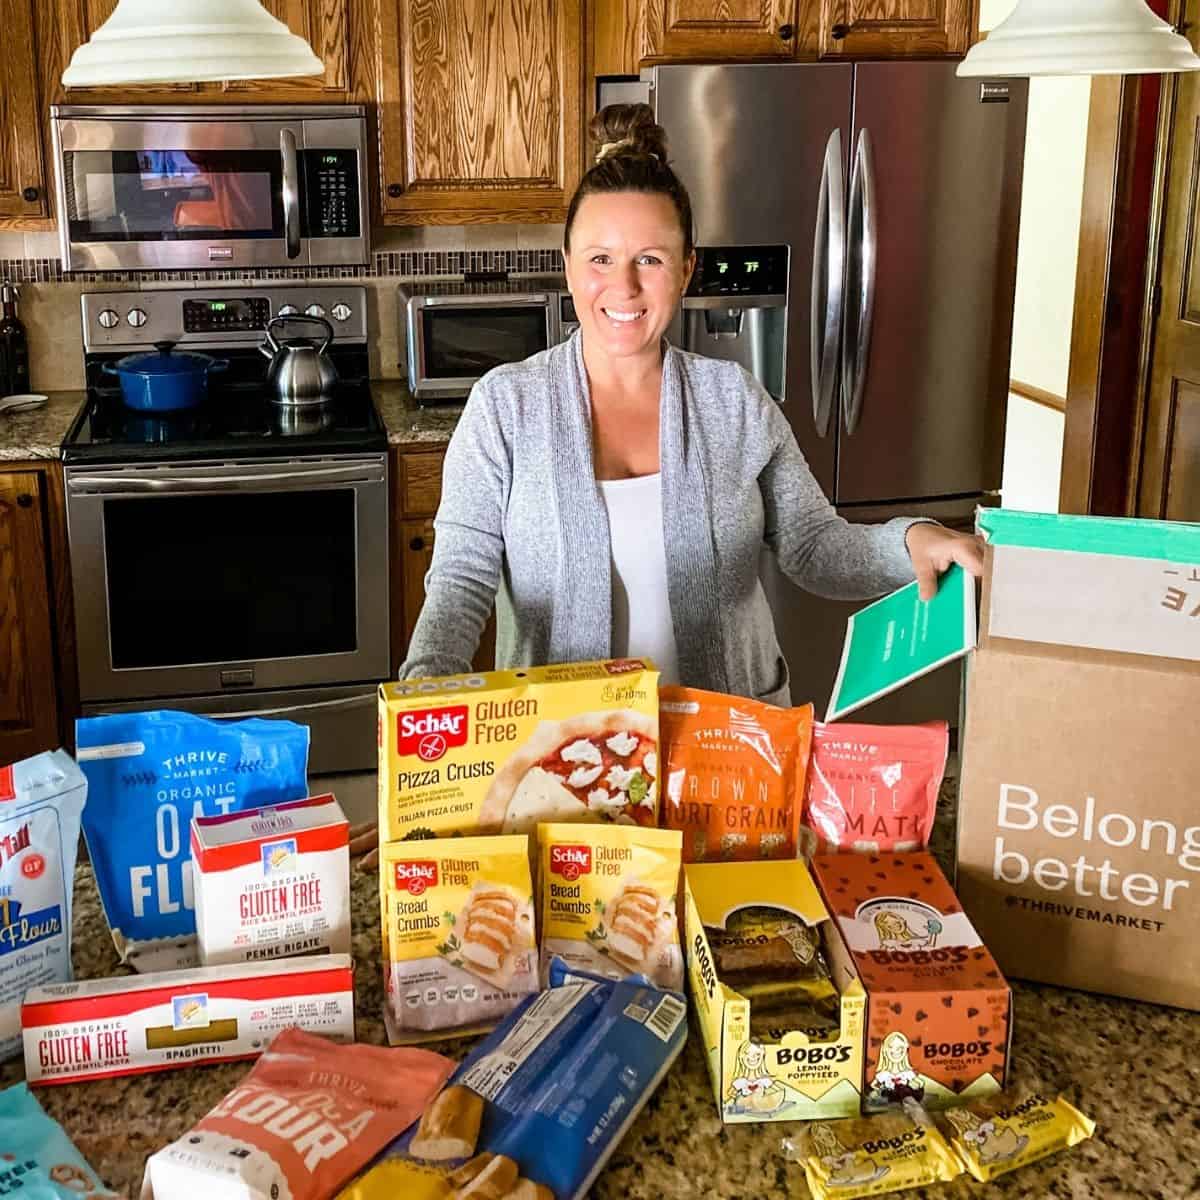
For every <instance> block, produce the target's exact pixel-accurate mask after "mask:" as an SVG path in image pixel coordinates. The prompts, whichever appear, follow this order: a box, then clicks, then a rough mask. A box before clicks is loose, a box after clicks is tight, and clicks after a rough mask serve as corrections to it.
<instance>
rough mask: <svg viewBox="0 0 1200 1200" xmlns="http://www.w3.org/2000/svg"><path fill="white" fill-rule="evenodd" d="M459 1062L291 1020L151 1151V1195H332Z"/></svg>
mask: <svg viewBox="0 0 1200 1200" xmlns="http://www.w3.org/2000/svg"><path fill="white" fill-rule="evenodd" d="M453 1069H454V1064H453V1063H452V1062H451V1061H450V1060H449V1059H447V1058H443V1057H442V1056H441V1055H440V1054H434V1053H432V1052H431V1051H428V1050H389V1049H387V1048H386V1047H383V1046H357V1045H356V1046H340V1045H337V1044H336V1043H334V1042H331V1041H328V1040H327V1039H326V1038H322V1037H315V1036H313V1035H312V1034H308V1033H304V1032H302V1031H301V1030H299V1029H288V1030H286V1031H284V1032H283V1033H281V1034H280V1035H279V1036H278V1037H277V1038H275V1040H274V1041H273V1042H272V1043H271V1046H270V1049H269V1050H267V1051H266V1052H265V1053H264V1054H263V1056H262V1058H260V1059H259V1061H258V1062H257V1063H255V1065H254V1068H253V1070H251V1072H250V1073H249V1074H248V1075H247V1076H246V1078H245V1079H243V1080H242V1082H241V1083H240V1084H239V1085H238V1086H237V1087H236V1088H234V1089H233V1091H232V1092H230V1093H229V1095H228V1096H226V1097H225V1099H224V1100H222V1101H221V1103H220V1104H218V1105H217V1106H216V1108H214V1109H213V1110H212V1112H210V1113H209V1114H208V1116H206V1117H204V1118H203V1119H202V1120H201V1121H200V1122H199V1123H198V1124H197V1125H196V1126H195V1127H194V1128H193V1129H191V1130H190V1131H189V1132H188V1133H186V1134H184V1136H183V1137H181V1138H179V1139H178V1140H177V1141H175V1142H172V1143H171V1145H169V1146H167V1147H166V1148H165V1149H163V1150H160V1151H158V1153H157V1154H152V1155H151V1156H150V1158H149V1159H148V1160H147V1161H146V1175H145V1180H144V1182H143V1184H142V1200H176V1197H180V1196H206V1195H208V1196H218V1195H219V1196H222V1197H225V1196H230V1197H232V1196H238V1197H242V1198H244V1200H327V1198H328V1197H330V1196H333V1195H335V1194H336V1193H337V1190H338V1189H339V1188H340V1187H341V1186H342V1185H343V1184H344V1183H346V1182H347V1181H348V1180H350V1179H352V1178H353V1177H354V1175H355V1174H356V1173H357V1172H358V1171H360V1170H361V1169H362V1168H363V1167H364V1166H365V1165H366V1164H367V1163H368V1162H370V1160H371V1159H372V1158H373V1157H374V1156H375V1155H376V1154H378V1153H379V1151H380V1150H382V1149H383V1148H384V1146H386V1145H387V1144H388V1142H390V1141H391V1140H392V1139H393V1138H395V1137H396V1136H397V1135H398V1134H399V1133H401V1132H402V1131H403V1130H404V1128H405V1127H406V1126H408V1125H410V1124H411V1123H412V1122H413V1121H415V1120H416V1118H417V1117H418V1116H419V1115H420V1113H421V1110H422V1109H423V1108H424V1107H425V1106H426V1104H427V1103H428V1101H429V1100H430V1098H431V1097H432V1096H433V1094H434V1093H435V1092H436V1091H437V1090H438V1088H439V1087H441V1085H442V1084H443V1082H445V1079H446V1077H447V1076H448V1075H449V1074H450V1072H451V1071H452V1070H453Z"/></svg>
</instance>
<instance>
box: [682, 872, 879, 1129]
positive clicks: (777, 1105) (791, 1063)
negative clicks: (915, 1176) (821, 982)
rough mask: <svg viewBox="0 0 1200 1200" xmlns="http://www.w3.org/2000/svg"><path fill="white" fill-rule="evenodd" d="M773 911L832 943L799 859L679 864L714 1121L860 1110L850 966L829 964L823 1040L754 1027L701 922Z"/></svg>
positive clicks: (710, 925)
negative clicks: (832, 1015)
mask: <svg viewBox="0 0 1200 1200" xmlns="http://www.w3.org/2000/svg"><path fill="white" fill-rule="evenodd" d="M764 907H765V908H774V909H780V910H783V911H784V912H786V913H790V914H792V915H794V916H795V917H797V918H798V919H799V920H800V921H802V922H804V924H806V925H807V926H809V927H810V928H812V929H816V930H817V931H818V932H819V934H820V937H821V941H822V943H823V945H824V946H825V948H826V952H827V953H826V957H827V958H828V948H829V944H830V942H831V940H832V941H836V939H837V934H836V933H835V932H834V931H833V929H832V927H831V925H832V923H831V922H830V919H829V913H828V911H827V910H826V908H825V905H824V904H823V903H822V901H821V897H820V895H819V894H818V893H817V889H816V887H815V886H814V884H813V881H812V877H811V876H810V875H809V873H808V869H807V868H806V867H805V865H804V863H803V862H801V861H799V860H797V859H779V860H775V861H763V862H730V863H691V864H689V865H687V866H686V867H685V868H684V934H685V940H686V943H687V973H688V987H689V990H690V991H691V993H692V1000H693V1002H694V1003H695V1005H696V1014H697V1017H698V1018H699V1026H700V1032H701V1035H702V1036H703V1038H704V1051H705V1058H706V1059H707V1062H708V1073H709V1078H710V1079H711V1081H712V1086H713V1094H714V1096H715V1097H716V1101H717V1108H718V1109H719V1111H720V1113H721V1120H722V1121H723V1122H725V1123H726V1124H735V1123H749V1122H757V1121H796V1120H816V1119H822V1120H824V1119H827V1118H832V1117H851V1116H856V1115H857V1114H858V1112H859V1107H860V1103H861V1093H862V1077H863V1049H864V1047H863V1022H864V1012H865V1008H866V996H865V994H864V992H863V987H862V983H861V982H860V981H859V979H858V976H857V973H856V972H855V970H854V966H853V963H849V962H846V963H843V964H842V966H841V969H840V970H839V969H837V968H835V967H834V964H833V962H832V961H831V962H830V967H831V971H832V975H833V983H834V985H835V986H836V988H837V990H838V992H839V993H840V1006H839V1008H840V1014H839V1019H838V1022H837V1027H836V1029H831V1031H830V1033H829V1034H828V1035H826V1036H824V1037H821V1036H816V1035H815V1034H813V1033H806V1032H804V1031H803V1030H800V1029H795V1030H788V1029H786V1028H783V1029H778V1030H776V1029H772V1030H771V1031H770V1036H769V1037H768V1036H766V1035H758V1036H755V1035H754V1034H753V1033H752V1026H751V1021H752V1013H753V1006H754V1002H753V1001H752V1000H749V999H747V998H746V997H745V996H743V995H741V994H740V993H738V992H737V991H735V990H734V989H733V988H732V987H730V986H728V984H726V983H724V982H723V981H722V980H721V979H720V978H719V976H718V974H717V959H716V956H715V955H714V953H713V948H712V946H711V944H710V941H709V935H708V932H707V929H724V928H726V925H727V922H728V921H729V919H730V918H731V917H732V916H733V915H734V914H735V913H736V912H738V910H740V909H745V908H764Z"/></svg>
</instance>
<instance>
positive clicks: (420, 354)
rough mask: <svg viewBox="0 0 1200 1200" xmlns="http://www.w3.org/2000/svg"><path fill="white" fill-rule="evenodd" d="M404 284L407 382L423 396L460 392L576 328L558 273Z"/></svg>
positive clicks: (450, 396) (433, 398)
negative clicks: (497, 278)
mask: <svg viewBox="0 0 1200 1200" xmlns="http://www.w3.org/2000/svg"><path fill="white" fill-rule="evenodd" d="M398 292H399V296H400V312H401V317H400V319H401V321H402V322H403V324H404V329H403V335H404V342H405V346H406V353H407V358H408V387H409V391H411V392H412V394H413V396H414V397H415V398H416V399H417V400H418V401H420V402H421V403H423V404H428V403H436V402H438V401H443V400H461V399H462V398H463V397H465V396H466V395H467V393H468V392H469V391H470V390H471V387H472V385H473V384H474V383H475V382H476V381H477V380H478V379H479V378H480V377H481V376H483V375H486V374H487V372H488V371H490V370H491V369H492V368H493V367H498V366H500V365H501V364H502V363H509V362H520V361H521V360H522V359H524V358H528V357H529V356H530V355H531V354H537V353H538V352H539V351H541V350H545V349H546V348H547V347H549V346H552V345H554V344H555V343H556V342H560V341H565V340H566V338H567V337H569V336H570V333H571V331H572V330H573V329H574V328H575V322H574V316H575V314H574V309H572V308H571V307H570V295H569V293H567V291H566V282H565V280H564V279H563V278H562V277H561V276H557V275H547V276H525V277H523V278H521V277H518V278H513V279H504V280H499V281H489V282H472V281H470V280H465V281H453V282H451V281H444V282H436V283H419V284H418V283H413V284H401V285H400V287H399V289H398ZM564 298H565V303H564Z"/></svg>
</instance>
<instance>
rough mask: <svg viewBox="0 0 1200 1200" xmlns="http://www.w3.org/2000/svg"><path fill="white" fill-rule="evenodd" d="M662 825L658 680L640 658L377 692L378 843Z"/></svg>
mask: <svg viewBox="0 0 1200 1200" xmlns="http://www.w3.org/2000/svg"><path fill="white" fill-rule="evenodd" d="M542 821H626V822H631V823H633V824H637V825H644V826H654V825H656V824H657V823H658V672H657V671H656V670H655V669H654V668H653V667H652V666H651V665H650V664H649V663H648V662H646V661H644V660H642V659H613V660H610V661H607V662H594V663H572V664H567V665H564V666H550V667H529V668H526V669H524V670H520V671H492V672H490V673H488V674H482V675H467V676H453V677H449V676H448V677H444V678H437V679H410V680H406V681H405V682H403V683H388V684H384V685H383V686H382V687H381V688H380V690H379V837H380V841H381V842H391V841H397V840H399V839H401V838H406V837H441V836H444V835H446V834H451V833H462V834H479V833H486V834H493V833H506V834H507V833H527V834H530V835H532V834H533V832H534V829H535V828H536V826H537V825H538V824H539V823H540V822H542Z"/></svg>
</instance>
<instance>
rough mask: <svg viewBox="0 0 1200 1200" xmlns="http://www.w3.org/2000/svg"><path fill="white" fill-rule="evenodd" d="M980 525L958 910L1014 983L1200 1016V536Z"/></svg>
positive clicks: (1162, 530) (1084, 520) (1004, 518)
mask: <svg viewBox="0 0 1200 1200" xmlns="http://www.w3.org/2000/svg"><path fill="white" fill-rule="evenodd" d="M979 524H980V528H981V530H982V531H983V532H984V533H985V534H986V535H987V537H988V540H989V545H988V548H987V553H986V572H985V576H984V587H983V611H982V618H981V634H980V639H979V649H978V650H977V652H976V654H975V657H974V661H973V663H972V665H971V668H970V676H969V682H968V691H967V712H966V726H965V733H964V743H963V758H962V782H961V791H960V799H959V813H958V878H957V888H958V894H959V897H960V898H961V900H962V902H963V906H964V908H965V909H966V911H967V912H968V913H969V914H970V916H971V919H972V921H973V922H974V923H975V925H976V927H977V928H978V929H979V931H980V933H981V934H982V935H983V937H984V939H985V940H986V941H987V944H988V945H989V946H990V947H991V949H992V952H993V953H994V954H995V956H996V958H997V959H998V960H999V962H1000V965H1001V967H1003V969H1004V970H1005V971H1006V972H1008V973H1009V974H1011V975H1014V976H1017V977H1019V978H1024V979H1034V980H1040V981H1042V982H1046V983H1056V984H1063V985H1065V986H1067V987H1078V988H1085V989H1089V990H1092V991H1098V992H1105V993H1109V994H1113V995H1119V996H1129V997H1133V998H1136V999H1141V1000H1150V1001H1154V1002H1157V1003H1160V1004H1174V1005H1181V1006H1183V1007H1187V1008H1200V941H1198V940H1197V937H1196V928H1197V925H1200V805H1198V804H1197V800H1196V786H1195V784H1196V780H1197V779H1200V736H1197V733H1196V730H1197V725H1196V720H1197V713H1200V526H1196V525H1180V524H1169V523H1164V522H1155V521H1122V520H1109V519H1100V518H1089V517H1067V516H1046V515H1040V514H1036V515H1035V514H1025V513H1014V512H1006V511H1003V510H998V509H997V510H986V511H982V512H981V513H980V517H979Z"/></svg>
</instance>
